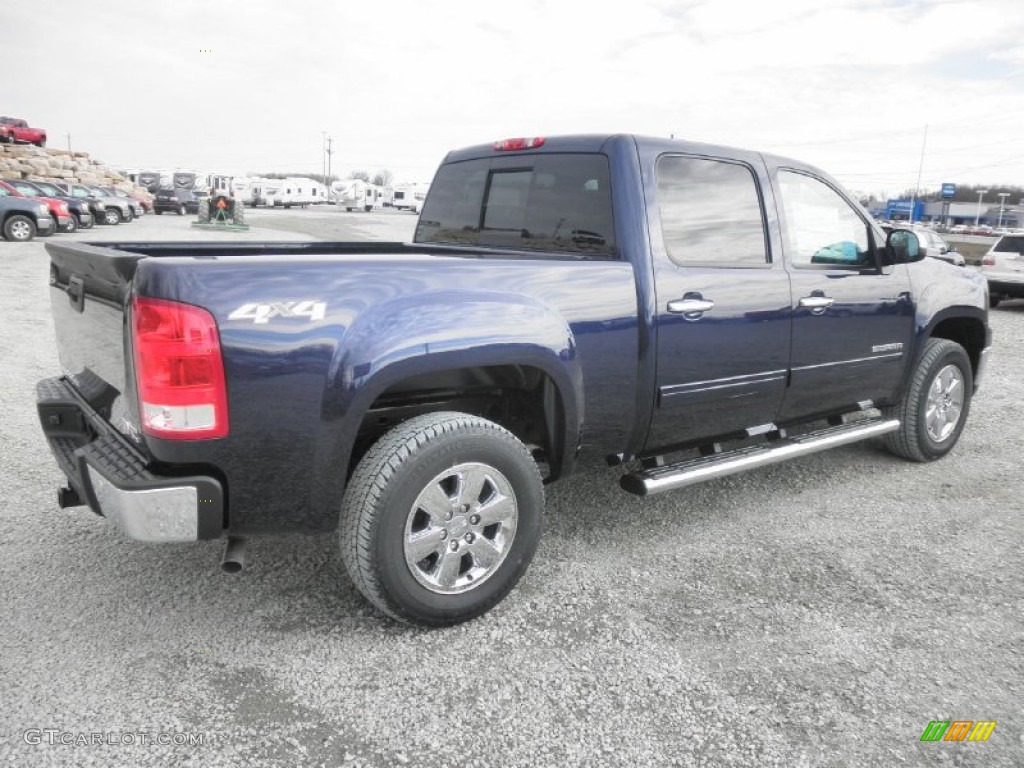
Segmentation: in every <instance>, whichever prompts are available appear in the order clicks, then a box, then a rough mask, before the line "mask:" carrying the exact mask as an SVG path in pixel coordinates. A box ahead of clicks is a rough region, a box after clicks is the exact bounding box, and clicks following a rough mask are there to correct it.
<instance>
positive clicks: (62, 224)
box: [0, 179, 78, 232]
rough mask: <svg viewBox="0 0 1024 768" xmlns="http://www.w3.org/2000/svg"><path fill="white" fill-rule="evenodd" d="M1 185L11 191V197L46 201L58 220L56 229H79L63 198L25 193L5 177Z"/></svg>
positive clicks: (0, 180)
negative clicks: (5, 179)
mask: <svg viewBox="0 0 1024 768" xmlns="http://www.w3.org/2000/svg"><path fill="white" fill-rule="evenodd" d="M0 187H3V189H5V190H6V191H7V192H9V193H10V196H11V197H24V198H25V199H27V200H38V201H39V202H41V203H46V207H47V208H49V209H50V215H51V216H53V220H54V221H56V222H57V228H56V230H55V231H60V232H74V231H75V230H76V229H78V222H77V221H76V219H75V217H74V216H72V215H71V211H70V210H68V204H67V203H65V202H64V201H63V200H58V199H57V198H55V197H43V196H42V195H26V194H23V193H21V192H19V191H18V190H17V189H15V188H14V187H12V186H11V185H10V184H8V183H7V182H6V181H4V180H3V179H0Z"/></svg>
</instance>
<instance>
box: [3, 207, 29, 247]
mask: <svg viewBox="0 0 1024 768" xmlns="http://www.w3.org/2000/svg"><path fill="white" fill-rule="evenodd" d="M35 236H36V223H35V222H34V221H32V219H30V218H29V217H28V216H22V215H21V214H15V215H14V216H9V217H8V218H7V221H5V222H4V237H5V238H7V239H8V240H10V241H12V242H15V243H27V242H28V241H29V240H31V239H32V238H33V237H35Z"/></svg>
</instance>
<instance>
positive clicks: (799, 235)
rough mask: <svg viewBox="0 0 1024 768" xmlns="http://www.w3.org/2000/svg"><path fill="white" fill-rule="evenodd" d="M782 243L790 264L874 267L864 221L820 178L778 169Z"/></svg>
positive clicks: (797, 265)
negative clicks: (782, 225) (783, 214)
mask: <svg viewBox="0 0 1024 768" xmlns="http://www.w3.org/2000/svg"><path fill="white" fill-rule="evenodd" d="M778 179H779V194H780V196H781V198H782V208H783V211H784V213H785V227H784V232H785V242H786V252H787V254H788V258H789V262H790V264H792V265H793V266H794V267H802V268H811V267H831V268H835V267H850V268H854V269H862V268H864V267H871V266H874V265H875V263H874V259H873V257H872V254H871V245H870V243H871V241H870V239H869V237H868V225H867V223H866V222H865V221H864V220H863V219H862V218H861V217H860V216H859V215H857V212H856V211H855V210H854V209H853V207H852V206H851V205H850V204H849V203H848V202H846V200H844V199H843V198H842V197H841V196H840V195H839V193H837V192H836V191H835V190H834V189H832V187H830V186H829V185H827V184H825V183H824V182H823V181H821V180H819V179H816V178H814V177H813V176H808V175H806V174H804V173H797V172H796V171H786V170H783V171H779V176H778Z"/></svg>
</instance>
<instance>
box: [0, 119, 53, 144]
mask: <svg viewBox="0 0 1024 768" xmlns="http://www.w3.org/2000/svg"><path fill="white" fill-rule="evenodd" d="M0 142H7V143H10V144H16V143H18V142H21V143H23V144H35V145H36V146H37V147H45V146H46V131H44V130H43V129H42V128H30V127H29V125H28V123H26V122H25V121H24V120H19V119H18V118H16V117H0Z"/></svg>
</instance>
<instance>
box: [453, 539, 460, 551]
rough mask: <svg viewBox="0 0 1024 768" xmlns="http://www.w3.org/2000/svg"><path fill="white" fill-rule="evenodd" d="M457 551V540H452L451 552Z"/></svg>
mask: <svg viewBox="0 0 1024 768" xmlns="http://www.w3.org/2000/svg"><path fill="white" fill-rule="evenodd" d="M458 551H459V542H457V541H453V542H452V552H458Z"/></svg>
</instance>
